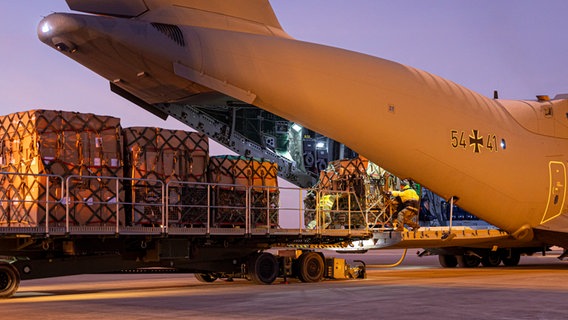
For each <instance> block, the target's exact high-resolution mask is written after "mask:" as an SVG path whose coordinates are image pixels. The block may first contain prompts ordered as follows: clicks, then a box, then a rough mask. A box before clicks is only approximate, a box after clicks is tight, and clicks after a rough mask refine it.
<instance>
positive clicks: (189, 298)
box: [0, 250, 568, 320]
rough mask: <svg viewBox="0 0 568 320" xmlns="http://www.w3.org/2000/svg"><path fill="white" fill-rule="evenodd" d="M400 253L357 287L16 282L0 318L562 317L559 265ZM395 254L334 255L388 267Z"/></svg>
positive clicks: (566, 282)
mask: <svg viewBox="0 0 568 320" xmlns="http://www.w3.org/2000/svg"><path fill="white" fill-rule="evenodd" d="M414 252H415V251H412V252H411V253H409V256H408V257H407V258H406V259H405V261H404V262H403V264H402V265H400V266H398V267H396V268H374V269H369V270H368V277H367V279H364V280H326V281H323V282H320V283H301V282H299V281H297V280H290V281H289V283H288V284H283V283H282V282H281V279H278V280H277V282H276V283H275V284H273V285H267V286H263V285H255V284H253V283H252V282H249V281H246V280H242V279H235V280H234V281H233V282H226V281H220V280H217V281H216V282H214V283H210V284H206V283H201V282H198V281H197V280H196V279H195V278H194V277H193V275H191V274H122V275H108V274H106V275H80V276H68V277H58V278H50V279H39V280H27V281H22V283H21V285H20V289H19V291H18V292H17V293H16V295H15V296H14V297H13V298H11V299H7V300H0V314H1V318H2V319H3V320H4V319H121V320H122V319H413V320H417V319H443V318H452V319H465V318H467V319H567V318H568V307H567V306H566V297H568V262H562V261H559V260H558V259H556V256H558V254H559V252H555V253H554V254H552V255H547V256H541V255H535V256H532V257H522V258H521V265H520V266H518V267H496V268H483V267H479V268H473V269H462V268H451V269H444V268H441V267H440V266H439V264H438V259H437V257H435V256H432V257H422V258H418V257H417V256H416V255H415V254H414ZM401 253H402V250H381V251H373V252H370V253H367V254H365V255H344V256H343V257H345V258H347V260H348V261H349V260H353V259H361V260H364V261H365V262H367V263H368V264H391V263H394V262H396V261H397V260H398V259H399V257H400V255H401Z"/></svg>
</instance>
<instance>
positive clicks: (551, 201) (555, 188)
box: [541, 161, 566, 223]
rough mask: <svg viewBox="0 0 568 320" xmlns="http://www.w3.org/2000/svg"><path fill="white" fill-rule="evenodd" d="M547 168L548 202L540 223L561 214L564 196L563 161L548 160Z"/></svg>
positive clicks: (564, 176) (564, 177)
mask: <svg viewBox="0 0 568 320" xmlns="http://www.w3.org/2000/svg"><path fill="white" fill-rule="evenodd" d="M548 168H549V172H550V187H549V193H548V204H547V205H546V211H545V212H544V216H543V217H542V222H541V223H545V222H547V221H549V220H551V219H554V218H556V217H558V216H559V215H560V214H562V209H563V208H564V203H565V198H566V166H565V165H564V163H563V162H558V161H550V163H549V164H548Z"/></svg>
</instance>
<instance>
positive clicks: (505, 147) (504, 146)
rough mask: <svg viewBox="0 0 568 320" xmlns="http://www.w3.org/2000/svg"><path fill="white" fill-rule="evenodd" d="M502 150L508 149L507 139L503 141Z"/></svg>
mask: <svg viewBox="0 0 568 320" xmlns="http://www.w3.org/2000/svg"><path fill="white" fill-rule="evenodd" d="M501 149H503V150H505V149H507V142H505V139H501Z"/></svg>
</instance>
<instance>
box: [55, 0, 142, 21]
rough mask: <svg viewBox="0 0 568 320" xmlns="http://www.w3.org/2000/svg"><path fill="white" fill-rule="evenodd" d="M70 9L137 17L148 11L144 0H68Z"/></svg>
mask: <svg viewBox="0 0 568 320" xmlns="http://www.w3.org/2000/svg"><path fill="white" fill-rule="evenodd" d="M66 1H67V5H68V6H69V9H71V10H74V11H81V12H87V13H95V14H104V15H109V16H119V17H136V16H139V15H141V14H143V13H144V12H146V11H148V7H147V6H146V4H145V3H144V0H98V1H91V0H66Z"/></svg>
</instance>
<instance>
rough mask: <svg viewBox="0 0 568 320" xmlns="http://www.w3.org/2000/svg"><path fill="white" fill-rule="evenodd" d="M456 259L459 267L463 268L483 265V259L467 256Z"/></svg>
mask: <svg viewBox="0 0 568 320" xmlns="http://www.w3.org/2000/svg"><path fill="white" fill-rule="evenodd" d="M456 258H457V260H458V264H459V266H460V267H462V268H475V267H477V266H479V263H481V259H479V257H477V256H474V255H469V254H465V255H459V256H456Z"/></svg>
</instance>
